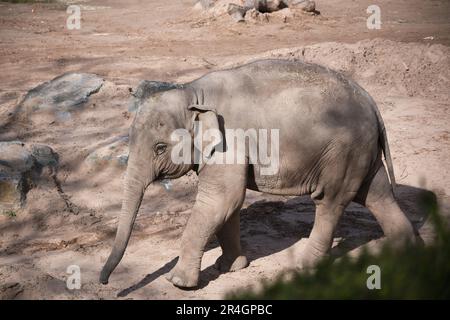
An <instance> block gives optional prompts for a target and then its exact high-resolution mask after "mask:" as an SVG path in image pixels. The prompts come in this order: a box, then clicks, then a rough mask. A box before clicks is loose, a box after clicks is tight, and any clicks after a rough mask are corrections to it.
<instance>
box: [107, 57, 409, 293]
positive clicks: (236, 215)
mask: <svg viewBox="0 0 450 320" xmlns="http://www.w3.org/2000/svg"><path fill="white" fill-rule="evenodd" d="M144 89H145V90H141V91H143V92H141V94H140V95H139V96H138V97H137V99H138V105H139V106H138V110H137V112H136V116H135V118H134V121H133V124H132V125H131V129H130V139H129V160H128V166H127V171H126V176H125V180H124V199H123V203H122V210H121V214H120V218H119V223H118V229H117V234H116V237H115V240H114V246H113V248H112V252H111V254H110V256H109V258H108V260H107V262H106V264H105V265H104V267H103V269H102V271H101V275H100V282H101V283H103V284H107V283H108V279H109V276H110V275H111V273H112V271H113V270H114V269H115V267H116V266H117V265H118V263H119V262H120V260H121V259H122V257H123V255H124V252H125V249H126V246H127V244H128V241H129V238H130V235H131V231H132V227H133V223H134V221H135V219H136V215H137V213H138V210H139V207H140V204H141V201H142V198H143V195H144V192H145V190H146V188H147V187H148V186H149V185H151V184H154V183H155V182H156V181H158V180H161V179H176V178H179V177H181V176H183V175H185V174H187V173H188V172H189V171H191V170H193V171H195V172H196V174H197V175H198V192H197V195H196V201H195V204H194V206H193V208H192V213H191V215H190V217H189V219H188V222H187V224H186V227H185V230H184V231H183V234H182V238H181V251H180V255H179V259H178V261H177V264H176V265H175V267H174V268H173V269H172V270H171V271H170V272H169V273H168V275H167V276H166V278H167V279H168V280H169V281H171V282H172V283H173V284H174V285H175V286H177V287H180V288H193V287H196V286H198V281H199V275H200V265H201V260H202V256H203V253H204V250H205V246H206V245H207V243H208V241H209V240H210V238H211V237H213V236H214V235H216V236H217V239H218V242H219V244H220V246H221V249H222V255H221V256H220V257H219V258H218V259H217V261H216V266H217V267H218V268H219V270H221V271H222V272H228V271H237V270H239V269H242V268H245V267H246V266H247V265H248V264H249V262H248V261H247V258H246V257H245V255H244V253H243V252H242V249H241V243H240V209H241V207H242V204H243V201H244V198H245V194H246V190H247V189H249V190H255V191H259V192H263V193H269V194H275V195H284V196H301V195H310V196H311V199H312V201H313V202H314V204H315V207H316V209H315V210H316V213H315V220H314V224H313V228H312V230H311V233H310V236H309V238H308V240H307V244H306V246H305V248H304V250H303V251H302V252H301V254H300V255H299V257H298V260H299V261H298V266H299V268H312V267H314V266H315V265H316V263H317V262H318V261H320V259H322V258H323V257H324V256H326V255H328V254H329V251H330V249H331V246H332V241H333V234H334V231H335V229H336V225H337V223H338V221H339V219H340V217H341V216H342V214H343V212H344V209H345V208H346V206H347V205H348V204H349V203H350V202H351V201H354V202H357V203H359V204H362V205H364V206H365V207H367V208H368V209H369V210H370V211H371V212H372V214H373V215H374V216H375V218H376V219H377V221H378V222H379V224H380V226H381V228H382V230H383V232H384V234H385V235H386V237H387V238H388V239H389V240H388V241H393V243H414V242H415V241H416V232H415V230H414V228H413V226H412V224H411V222H410V221H409V220H408V218H407V217H406V215H405V214H404V213H403V212H402V210H401V209H400V207H399V205H398V203H397V202H396V200H395V198H394V188H395V178H394V170H393V164H392V158H391V155H390V151H389V144H388V141H387V134H386V130H385V126H384V124H383V120H382V117H381V114H380V112H379V110H378V108H377V106H376V104H375V102H374V100H373V99H372V98H371V96H370V95H369V94H368V93H367V92H366V91H365V90H364V89H363V88H362V87H360V86H359V85H358V84H357V83H355V82H354V81H353V80H351V79H349V78H347V77H345V76H344V75H342V74H340V73H338V72H336V71H333V70H331V69H329V68H327V67H323V66H319V65H316V64H311V63H306V62H302V61H300V60H293V59H288V60H285V59H266V60H257V61H253V62H250V63H247V64H244V65H240V66H237V67H234V68H230V69H224V70H219V71H213V72H210V73H207V74H206V75H204V76H202V77H200V78H198V79H197V80H195V81H192V82H189V83H185V84H172V85H171V84H167V83H163V85H161V86H158V85H157V83H155V82H148V83H147V84H146V85H145V86H144ZM139 99H140V100H139ZM197 122H201V123H202V125H203V127H205V128H212V129H215V130H218V131H220V132H221V133H223V132H224V131H225V130H228V129H243V130H250V129H252V128H255V129H278V130H279V131H278V132H279V136H278V145H279V162H278V163H279V165H278V169H277V170H276V172H275V173H273V174H261V172H262V169H263V167H264V166H263V165H262V164H259V163H258V162H257V161H252V162H251V163H250V161H249V154H248V152H249V151H248V148H247V147H245V148H238V146H237V144H232V143H231V141H226V139H225V138H224V139H222V141H221V142H220V143H218V144H216V145H214V147H213V148H212V149H211V150H206V148H204V149H201V148H200V147H197V146H195V144H192V145H191V146H190V147H191V149H190V151H192V153H195V152H200V153H202V154H203V155H205V159H206V160H205V161H204V162H201V163H200V164H197V163H194V161H192V162H191V163H189V162H186V163H174V161H173V160H172V156H171V155H172V151H173V149H174V148H175V142H173V141H172V140H171V138H170V136H171V134H172V133H173V132H174V131H175V130H178V129H184V130H186V131H187V132H189V133H191V134H194V133H193V131H194V130H195V129H194V127H195V126H194V123H197ZM202 147H203V146H202ZM199 149H201V150H199ZM230 152H236V153H237V154H241V155H244V161H243V162H237V161H235V162H227V163H218V162H216V161H215V160H214V159H218V157H219V156H224V155H226V154H227V153H230ZM383 155H384V159H385V164H384V163H383Z"/></svg>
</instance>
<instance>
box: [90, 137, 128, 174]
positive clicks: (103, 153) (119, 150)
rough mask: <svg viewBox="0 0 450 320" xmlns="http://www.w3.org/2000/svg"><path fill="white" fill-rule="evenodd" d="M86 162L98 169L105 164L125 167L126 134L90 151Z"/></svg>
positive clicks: (126, 153) (126, 154) (126, 157)
mask: <svg viewBox="0 0 450 320" xmlns="http://www.w3.org/2000/svg"><path fill="white" fill-rule="evenodd" d="M86 162H87V164H88V165H89V166H90V167H94V169H99V168H102V167H106V166H110V165H112V166H115V167H122V168H124V167H126V165H127V163H128V136H119V137H117V138H115V139H114V141H113V142H111V143H109V144H107V145H106V146H103V147H100V148H98V149H96V150H94V151H93V152H91V153H90V154H89V155H88V156H87V158H86Z"/></svg>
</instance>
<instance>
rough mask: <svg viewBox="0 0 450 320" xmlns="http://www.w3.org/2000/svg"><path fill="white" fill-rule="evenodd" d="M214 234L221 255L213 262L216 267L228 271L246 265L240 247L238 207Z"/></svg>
mask: <svg viewBox="0 0 450 320" xmlns="http://www.w3.org/2000/svg"><path fill="white" fill-rule="evenodd" d="M216 235H217V239H218V240H219V244H220V246H221V247H222V255H221V256H220V257H219V258H218V259H217V260H216V263H215V266H216V268H217V269H219V270H220V271H221V272H229V271H237V270H240V269H243V268H245V267H247V266H248V261H247V258H246V257H245V256H244V255H242V249H241V237H240V210H239V209H238V210H236V211H235V212H234V213H233V215H232V216H231V217H230V218H229V219H228V221H226V222H225V224H224V225H223V226H222V228H221V229H220V231H219V232H217V234H216Z"/></svg>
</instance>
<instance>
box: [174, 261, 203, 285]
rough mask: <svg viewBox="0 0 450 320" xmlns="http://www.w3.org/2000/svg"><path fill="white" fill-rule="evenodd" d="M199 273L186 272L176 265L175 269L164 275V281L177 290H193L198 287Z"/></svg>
mask: <svg viewBox="0 0 450 320" xmlns="http://www.w3.org/2000/svg"><path fill="white" fill-rule="evenodd" d="M199 273H200V272H199V271H198V270H194V271H191V270H187V271H186V270H183V269H182V268H180V267H178V265H176V266H175V268H173V269H172V270H171V271H170V272H169V273H168V274H167V275H166V279H167V280H169V281H170V282H172V284H173V285H174V286H176V287H178V288H186V289H187V288H195V287H196V286H197V285H198V278H199Z"/></svg>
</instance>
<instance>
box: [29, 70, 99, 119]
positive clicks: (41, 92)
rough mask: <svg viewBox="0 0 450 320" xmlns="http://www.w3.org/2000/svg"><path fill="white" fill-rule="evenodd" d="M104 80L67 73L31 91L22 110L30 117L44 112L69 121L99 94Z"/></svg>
mask: <svg viewBox="0 0 450 320" xmlns="http://www.w3.org/2000/svg"><path fill="white" fill-rule="evenodd" d="M103 82H104V80H103V79H102V78H101V77H99V76H97V75H95V74H89V73H65V74H63V75H61V76H58V77H56V78H54V79H53V80H51V81H48V82H44V83H43V84H40V85H39V86H37V87H35V88H33V89H31V90H30V91H29V92H28V93H27V95H26V96H25V98H24V99H23V101H22V102H21V105H20V107H21V110H22V111H25V113H26V114H27V115H28V116H30V115H31V114H33V113H36V112H39V111H42V112H47V113H51V114H53V115H54V116H55V117H56V119H57V120H60V121H67V120H69V119H70V118H71V115H70V112H71V111H74V110H76V109H77V108H79V107H80V106H82V105H83V104H84V103H86V102H87V101H88V98H89V96H90V95H92V94H94V93H96V92H98V91H99V90H100V88H101V87H102V85H103Z"/></svg>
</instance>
